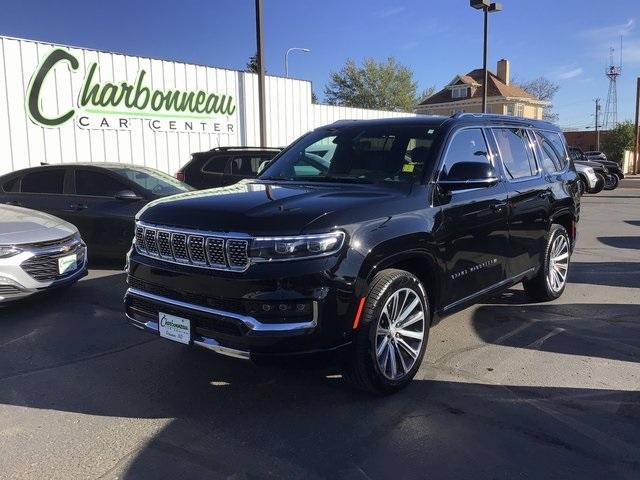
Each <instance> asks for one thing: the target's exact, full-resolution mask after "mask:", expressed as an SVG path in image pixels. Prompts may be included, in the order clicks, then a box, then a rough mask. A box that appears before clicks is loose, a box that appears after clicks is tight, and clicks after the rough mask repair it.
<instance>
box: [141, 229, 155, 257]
mask: <svg viewBox="0 0 640 480" xmlns="http://www.w3.org/2000/svg"><path fill="white" fill-rule="evenodd" d="M144 246H145V249H146V250H147V252H148V253H149V255H158V242H157V241H156V231H155V230H153V229H151V228H147V229H145V231H144Z"/></svg>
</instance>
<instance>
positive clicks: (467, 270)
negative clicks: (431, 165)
mask: <svg viewBox="0 0 640 480" xmlns="http://www.w3.org/2000/svg"><path fill="white" fill-rule="evenodd" d="M458 162H480V163H487V164H491V165H492V166H494V167H495V165H494V163H493V155H492V152H491V151H490V149H489V146H488V144H487V140H486V135H485V132H484V130H483V129H482V128H479V127H478V128H476V127H474V128H464V129H461V130H458V131H457V132H455V133H454V134H453V136H452V138H451V139H450V141H449V145H448V147H446V150H445V156H444V160H443V167H442V169H441V172H440V179H444V178H446V175H447V172H448V171H450V170H451V167H453V165H455V164H456V163H458ZM496 170H497V171H498V172H499V171H500V170H499V169H496ZM470 180H471V179H470ZM438 196H439V199H438V203H439V204H440V207H441V211H442V219H443V221H442V227H441V228H440V229H439V232H440V233H439V234H438V244H439V245H440V250H441V251H442V252H443V253H444V263H445V264H446V268H447V278H446V281H445V286H446V288H445V291H444V293H443V302H444V305H447V306H448V307H449V308H453V307H454V306H455V305H457V304H458V303H461V302H464V301H465V300H467V299H469V298H470V297H472V296H474V295H475V294H477V293H480V292H482V291H483V290H486V289H489V288H491V287H493V286H495V285H497V284H498V283H500V282H501V281H503V280H504V279H505V274H506V264H507V261H508V251H509V238H508V210H507V191H506V188H505V184H504V181H503V180H502V179H501V180H500V181H499V182H498V183H497V184H495V185H493V186H490V187H482V188H469V189H466V190H458V191H453V192H449V193H443V192H440V193H439V194H438ZM445 309H446V307H445Z"/></svg>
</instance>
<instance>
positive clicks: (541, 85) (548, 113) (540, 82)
mask: <svg viewBox="0 0 640 480" xmlns="http://www.w3.org/2000/svg"><path fill="white" fill-rule="evenodd" d="M514 83H515V82H514ZM518 85H519V86H520V88H522V89H523V90H524V91H525V92H527V93H529V94H531V95H533V96H534V97H536V98H537V99H538V100H542V101H543V102H549V105H547V106H546V107H545V108H544V114H543V116H542V118H543V119H544V120H547V121H549V122H555V121H557V120H558V114H557V113H556V112H554V111H553V104H552V103H551V102H552V100H553V97H554V96H555V94H556V93H557V92H558V90H559V89H560V85H558V84H557V83H555V82H552V81H551V80H549V79H548V78H545V77H538V78H536V79H534V80H529V81H527V82H522V83H518Z"/></svg>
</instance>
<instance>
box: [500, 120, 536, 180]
mask: <svg viewBox="0 0 640 480" xmlns="http://www.w3.org/2000/svg"><path fill="white" fill-rule="evenodd" d="M492 131H493V135H494V136H495V139H496V143H497V144H498V151H499V152H500V158H501V159H502V163H503V165H504V167H505V171H506V172H507V176H508V178H509V179H511V180H517V179H520V178H526V177H533V176H535V175H537V173H538V167H537V165H536V160H535V158H534V155H533V146H532V145H531V141H530V140H529V136H528V135H527V131H526V130H525V129H523V128H492Z"/></svg>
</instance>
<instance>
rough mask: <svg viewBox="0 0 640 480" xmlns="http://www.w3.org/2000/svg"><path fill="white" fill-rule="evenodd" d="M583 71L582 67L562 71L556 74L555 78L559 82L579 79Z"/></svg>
mask: <svg viewBox="0 0 640 480" xmlns="http://www.w3.org/2000/svg"><path fill="white" fill-rule="evenodd" d="M583 71H584V70H583V69H582V67H577V68H572V69H570V70H568V69H567V70H562V71H560V72H558V73H556V77H557V78H558V79H559V80H569V79H570V78H575V77H579V76H580V75H582V72H583Z"/></svg>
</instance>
